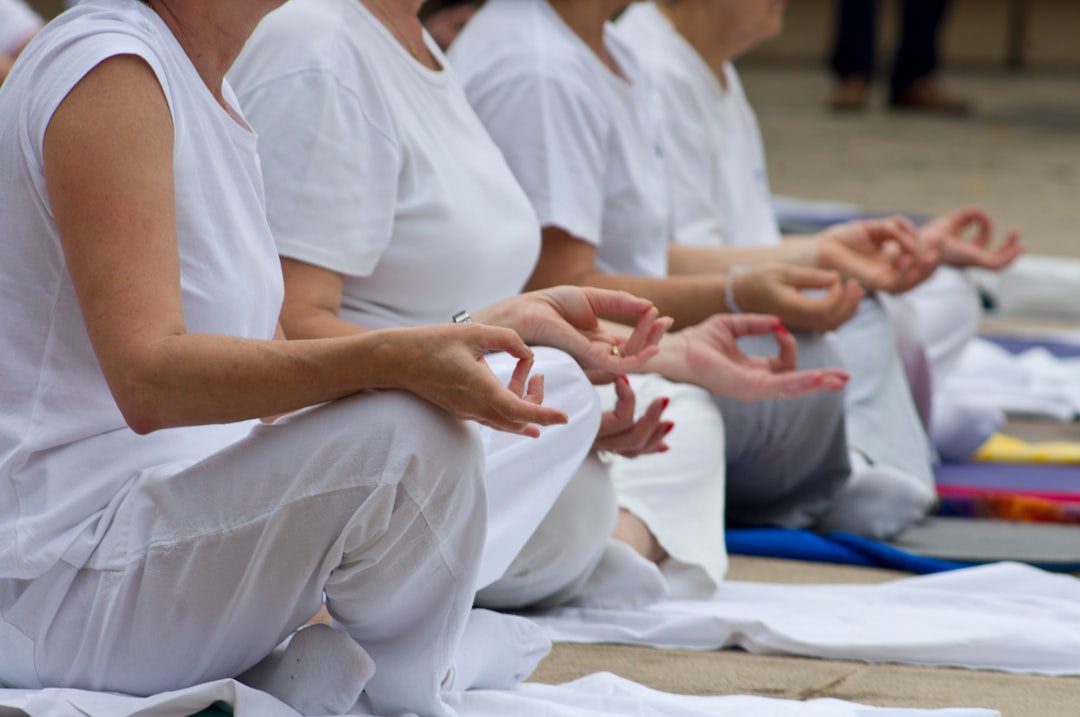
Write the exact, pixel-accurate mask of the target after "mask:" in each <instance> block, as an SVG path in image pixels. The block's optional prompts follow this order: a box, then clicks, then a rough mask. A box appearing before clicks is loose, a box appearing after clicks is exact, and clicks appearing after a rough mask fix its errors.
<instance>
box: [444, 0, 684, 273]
mask: <svg viewBox="0 0 1080 717" xmlns="http://www.w3.org/2000/svg"><path fill="white" fill-rule="evenodd" d="M604 42H605V45H606V46H607V49H608V51H609V52H610V53H611V54H612V56H613V57H614V58H615V60H616V62H617V63H618V65H619V68H620V69H621V70H622V73H623V75H624V76H625V79H624V78H623V77H619V76H618V75H616V74H615V73H613V72H612V71H611V70H609V69H608V68H607V67H606V66H605V65H604V63H603V62H601V61H600V59H599V58H598V57H596V55H595V54H594V53H593V52H592V50H590V49H589V47H588V46H587V45H586V44H585V43H584V42H583V41H582V40H581V39H580V38H579V37H578V36H577V35H575V34H574V32H573V30H571V29H570V27H569V26H567V25H566V23H565V22H563V20H562V18H561V17H560V16H559V14H558V13H557V12H555V10H554V9H553V8H552V7H551V6H550V5H549V4H548V2H547V0H488V2H487V3H485V5H484V7H483V8H482V9H481V10H480V11H479V12H478V13H477V14H476V16H475V17H473V19H472V20H471V21H470V22H469V24H468V25H466V26H465V29H464V30H463V31H462V33H461V35H459V36H458V38H457V39H456V40H455V41H454V44H453V46H452V47H451V48H450V60H451V62H453V64H454V70H455V71H456V72H457V73H458V76H459V77H460V78H461V82H462V84H463V85H464V86H465V93H466V95H467V96H468V98H469V101H470V102H471V103H472V105H473V108H474V109H475V110H476V113H477V115H478V116H479V117H480V119H481V120H482V121H483V123H484V125H485V126H486V127H487V129H488V132H490V133H491V136H492V137H493V138H494V139H495V143H496V144H497V145H498V146H499V149H501V150H502V152H503V154H504V155H505V156H506V161H507V163H508V164H509V165H510V168H511V169H512V170H513V172H514V175H515V176H516V177H517V179H518V181H519V182H520V183H521V186H522V187H523V188H524V189H525V193H526V194H527V195H528V196H529V199H530V200H531V201H532V203H533V207H534V208H535V209H536V213H537V215H538V216H539V218H540V224H541V226H545V227H548V226H551V227H558V228H560V229H563V230H564V231H566V232H568V233H569V234H571V235H572V236H574V237H575V238H577V239H579V240H581V241H585V242H588V243H589V244H592V245H593V246H595V247H596V263H597V267H598V268H599V269H600V270H602V271H605V272H608V273H617V274H632V275H644V276H654V277H662V276H666V275H667V251H668V243H669V241H670V239H671V223H670V208H669V206H668V197H667V185H666V183H665V181H664V177H663V161H662V158H661V156H660V147H659V143H658V138H657V135H656V131H655V127H654V126H653V121H652V117H651V116H650V115H649V91H648V86H647V83H646V78H645V76H644V75H643V74H642V73H641V72H640V71H639V70H638V67H637V62H636V59H635V57H634V53H633V51H632V48H631V47H629V46H628V45H627V44H626V43H624V42H622V41H621V40H620V38H619V36H618V34H617V32H616V31H615V28H614V27H612V26H608V27H607V29H606V30H605V36H604Z"/></svg>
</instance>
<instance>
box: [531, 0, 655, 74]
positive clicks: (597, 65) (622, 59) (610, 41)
mask: <svg viewBox="0 0 1080 717" xmlns="http://www.w3.org/2000/svg"><path fill="white" fill-rule="evenodd" d="M537 2H538V4H539V5H541V6H542V10H541V11H542V12H544V13H546V14H547V16H548V19H549V20H550V21H552V22H553V23H554V24H555V26H556V27H558V29H559V32H561V33H562V34H563V35H564V36H565V37H566V38H567V39H568V40H569V41H570V42H571V43H573V44H574V46H575V47H577V48H578V50H579V52H581V53H582V54H583V55H584V56H585V57H587V58H588V60H587V62H588V63H590V64H591V65H592V67H593V68H594V69H595V70H597V71H599V72H600V74H601V75H602V76H603V77H605V78H607V80H608V81H609V82H612V83H613V84H614V86H615V87H618V88H620V91H622V92H631V93H632V92H634V88H635V86H636V84H637V83H636V82H635V80H634V73H633V71H632V70H633V68H632V67H630V63H628V62H627V61H626V59H627V56H626V53H625V52H623V50H622V48H621V47H619V42H618V39H617V38H615V37H614V36H613V30H614V28H613V26H612V24H611V23H610V22H606V23H604V47H605V48H606V49H607V51H608V52H609V53H611V56H612V59H614V60H615V61H616V62H618V63H619V69H620V70H622V72H623V73H624V74H625V75H626V76H625V77H624V76H622V75H620V74H619V73H618V72H615V71H614V70H612V69H611V68H610V67H608V66H607V65H606V64H604V61H603V60H601V59H600V58H599V57H597V56H596V53H595V52H593V50H592V48H591V47H589V46H588V45H587V44H585V41H584V40H582V39H581V38H580V37H578V34H577V33H576V32H574V29H573V28H572V27H570V26H569V25H567V24H566V21H565V20H563V19H562V15H560V14H559V13H557V12H556V11H555V8H553V7H551V3H549V2H548V1H547V0H537Z"/></svg>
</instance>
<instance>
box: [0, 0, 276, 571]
mask: <svg viewBox="0 0 1080 717" xmlns="http://www.w3.org/2000/svg"><path fill="white" fill-rule="evenodd" d="M117 54H129V55H136V56H139V57H141V58H143V59H145V60H146V62H147V63H148V64H149V66H150V67H151V68H152V69H153V71H154V73H155V74H156V75H157V78H158V80H159V81H160V83H161V86H162V89H163V90H164V93H165V96H166V99H167V100H168V103H169V106H170V108H171V110H172V114H173V120H174V126H175V134H176V152H175V175H176V184H177V186H178V187H181V188H183V191H179V192H177V197H176V200H177V246H178V250H179V255H180V266H181V291H182V299H183V308H184V315H185V318H186V323H187V330H188V331H190V332H194V333H214V334H228V335H233V336H241V337H250V338H259V339H269V338H272V337H273V335H274V328H275V326H276V322H277V315H278V311H279V309H280V305H281V291H282V287H281V272H280V269H279V268H278V263H277V262H278V260H277V255H276V254H277V253H276V251H275V249H274V244H273V240H272V239H271V237H270V230H269V227H268V226H267V224H266V219H265V212H264V206H263V196H262V183H261V179H260V176H259V168H258V158H257V156H256V153H255V136H254V135H253V134H252V133H251V132H250V131H249V130H248V129H245V128H243V127H241V125H240V124H239V123H238V122H237V121H236V120H234V119H233V118H232V117H230V116H229V114H228V113H226V111H225V110H223V109H222V108H221V106H220V105H218V103H217V102H216V101H215V100H214V97H213V96H212V95H211V94H210V93H209V92H208V91H207V89H206V86H205V84H204V83H203V81H202V79H201V78H200V77H199V75H198V74H197V73H196V71H195V69H194V67H193V66H192V65H191V62H190V61H189V60H188V58H187V56H186V55H185V54H184V51H183V50H182V48H181V47H180V45H179V43H178V42H177V41H176V39H175V38H174V37H173V35H172V33H171V32H170V31H169V30H168V28H167V27H166V26H165V24H164V23H163V22H162V21H161V20H160V18H159V17H158V16H157V15H156V14H155V13H154V12H153V11H151V10H150V8H149V7H147V6H146V5H144V4H143V3H141V2H138V1H137V0H86V1H85V2H83V3H81V4H80V5H79V6H78V8H76V9H75V10H73V11H71V12H69V13H66V14H65V15H64V16H63V17H61V18H59V19H58V20H56V21H55V22H53V23H52V24H51V25H50V26H49V27H48V28H47V29H45V30H44V31H42V33H41V34H40V35H39V36H38V38H37V40H36V41H35V42H34V43H33V46H32V47H31V48H29V49H28V50H27V52H26V53H24V55H23V57H22V58H21V59H20V61H19V64H18V67H17V68H16V70H15V71H14V72H13V74H12V75H11V76H10V77H9V78H8V80H7V82H5V84H4V91H3V93H2V94H0V147H2V148H3V149H2V152H3V161H0V216H2V217H3V224H4V230H3V233H2V235H0V254H2V255H3V257H4V259H3V261H2V262H0V305H3V306H4V307H5V310H4V311H3V312H0V344H2V345H3V346H5V347H6V348H5V353H4V367H3V374H4V379H3V381H0V405H2V406H3V407H4V408H3V411H2V412H0V576H5V577H23V578H31V577H35V576H37V575H40V574H42V573H43V572H45V571H46V570H48V569H49V568H50V567H52V566H53V565H55V564H56V562H57V561H58V560H61V559H63V560H65V561H66V562H68V563H69V564H71V565H74V566H79V565H82V564H83V563H84V562H85V560H86V559H87V557H88V556H89V554H90V552H91V551H92V550H93V548H94V546H95V545H96V544H97V542H98V540H99V539H100V536H101V535H102V534H103V532H104V531H105V530H106V529H107V527H108V524H109V521H110V519H111V516H112V514H113V513H114V512H115V511H116V510H117V507H118V506H119V504H120V501H121V500H122V499H123V497H124V495H125V493H126V492H127V490H128V489H130V487H131V486H132V485H133V483H134V481H135V480H136V478H137V477H138V476H139V475H140V474H143V473H145V472H146V471H149V470H152V469H153V468H154V467H156V466H161V465H165V464H172V463H175V462H186V463H190V462H192V461H196V460H199V459H200V458H202V457H204V456H206V455H209V454H211V453H213V452H215V451H217V450H219V449H220V448H222V447H223V446H226V445H228V444H229V443H232V442H233V441H235V440H237V439H239V438H241V437H243V436H244V435H245V434H246V433H247V432H248V430H249V429H250V426H249V425H245V424H237V425H231V426H207V427H198V428H179V429H172V430H166V431H159V432H156V433H153V434H151V435H147V436H138V435H136V434H135V433H134V432H132V431H131V430H130V429H129V428H128V427H127V425H126V424H125V422H124V419H123V417H122V416H121V415H120V411H119V410H118V409H117V407H116V404H115V402H114V401H113V398H112V395H111V393H110V392H109V389H108V386H107V385H106V383H105V379H104V376H103V375H102V373H101V371H100V369H99V367H98V363H97V360H96V358H95V356H94V352H93V348H92V347H91V345H90V340H89V338H88V337H87V334H86V328H85V325H84V323H83V319H82V314H81V312H80V310H79V305H78V302H77V300H76V297H75V292H74V289H73V287H72V284H71V280H70V277H69V276H68V275H67V273H66V272H65V270H64V266H65V265H64V257H63V252H62V250H61V245H60V239H59V237H58V235H57V231H56V227H55V225H54V223H53V220H52V215H51V210H50V207H49V202H48V198H47V192H46V188H45V182H44V173H43V165H42V144H43V141H44V134H45V129H46V127H47V126H48V123H49V120H50V119H51V117H52V115H53V112H54V111H55V110H56V107H57V106H58V105H59V103H60V102H61V101H62V100H63V99H64V97H65V96H66V95H67V93H68V92H69V91H70V90H71V88H72V87H74V86H75V85H76V84H77V83H78V82H79V81H80V80H81V79H82V77H83V76H84V75H85V74H86V73H87V72H88V71H89V70H90V69H91V68H93V67H94V66H96V65H97V64H99V63H100V62H101V61H103V60H105V59H106V58H109V57H111V56H114V55H117ZM44 76H47V77H49V78H50V79H49V80H48V81H42V77H44ZM225 96H226V98H227V99H229V101H230V102H232V100H233V96H232V92H231V90H229V89H228V88H227V87H226V89H225Z"/></svg>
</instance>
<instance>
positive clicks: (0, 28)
mask: <svg viewBox="0 0 1080 717" xmlns="http://www.w3.org/2000/svg"><path fill="white" fill-rule="evenodd" d="M44 24H45V21H44V20H42V19H41V17H40V16H39V15H38V14H37V13H36V12H34V10H33V9H32V8H31V7H30V6H29V5H27V4H26V2H24V0H0V54H4V55H13V54H15V53H16V52H18V51H19V50H21V49H22V46H23V44H24V43H25V42H26V41H27V40H28V39H30V36H31V35H33V34H34V33H35V32H37V31H38V30H40V29H41V27H42V26H43V25H44Z"/></svg>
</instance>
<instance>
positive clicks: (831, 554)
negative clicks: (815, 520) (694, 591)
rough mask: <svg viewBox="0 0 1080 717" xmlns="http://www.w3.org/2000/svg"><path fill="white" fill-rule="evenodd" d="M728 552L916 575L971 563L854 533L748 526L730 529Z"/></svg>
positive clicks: (944, 570)
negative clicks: (896, 545)
mask: <svg viewBox="0 0 1080 717" xmlns="http://www.w3.org/2000/svg"><path fill="white" fill-rule="evenodd" d="M727 546H728V552H729V553H731V554H732V555H751V556H754V557H759V558H784V559H786V560H805V561H808V562H813V563H834V564H837V565H855V566H860V567H866V568H891V569H893V570H903V571H906V572H909V573H915V574H916V575H927V574H930V573H941V572H946V571H949V570H959V569H960V568H967V567H971V565H972V564H971V563H959V562H953V561H949V560H938V559H936V558H927V557H924V556H922V555H917V554H915V553H910V552H907V551H904V550H900V549H899V548H895V547H893V546H891V545H887V544H885V543H881V542H878V541H876V540H870V539H869V538H863V537H861V536H858V535H853V534H851V533H839V532H836V533H829V534H827V535H821V534H819V533H813V532H811V531H809V530H786V529H783V528H746V529H733V530H729V531H727Z"/></svg>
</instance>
